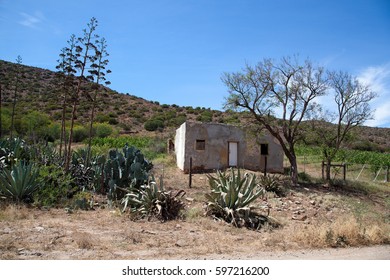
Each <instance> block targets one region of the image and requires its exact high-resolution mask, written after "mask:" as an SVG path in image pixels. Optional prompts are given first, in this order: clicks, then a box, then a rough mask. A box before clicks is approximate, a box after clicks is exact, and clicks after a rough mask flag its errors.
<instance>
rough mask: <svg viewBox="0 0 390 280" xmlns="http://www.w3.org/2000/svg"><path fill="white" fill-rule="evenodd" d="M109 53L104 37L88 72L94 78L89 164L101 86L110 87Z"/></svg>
mask: <svg viewBox="0 0 390 280" xmlns="http://www.w3.org/2000/svg"><path fill="white" fill-rule="evenodd" d="M108 55H109V54H108V52H107V41H106V39H105V38H104V37H103V38H101V39H100V40H97V41H96V42H95V55H94V56H93V58H92V60H93V63H92V64H91V69H90V70H88V72H89V73H90V75H92V76H93V77H94V86H93V90H94V91H93V94H92V95H89V99H90V101H91V102H92V108H91V114H90V121H89V137H88V150H87V151H88V152H87V159H86V162H87V164H89V161H90V158H91V145H92V136H93V122H94V119H95V110H96V105H97V98H98V93H99V91H100V90H101V88H100V85H101V84H104V85H109V84H110V81H107V78H106V74H108V73H111V71H110V70H109V69H106V68H107V65H108V62H109V61H108V59H107V57H108Z"/></svg>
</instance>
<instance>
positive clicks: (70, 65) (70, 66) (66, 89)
mask: <svg viewBox="0 0 390 280" xmlns="http://www.w3.org/2000/svg"><path fill="white" fill-rule="evenodd" d="M67 43H68V46H67V47H65V48H63V49H61V53H60V59H59V60H58V61H57V62H58V63H59V64H58V65H57V66H56V68H57V69H58V70H59V73H58V74H59V78H60V81H61V84H60V89H59V90H60V92H61V94H62V117H61V136H60V156H61V155H62V150H63V148H64V154H63V155H64V159H66V158H67V140H66V109H67V106H68V101H69V96H70V95H71V94H72V93H73V92H74V80H75V79H74V75H75V74H76V72H77V71H76V69H75V60H76V56H75V48H76V36H75V35H74V34H73V35H71V37H70V39H69V40H68V41H67Z"/></svg>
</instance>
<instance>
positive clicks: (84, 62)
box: [65, 17, 98, 170]
mask: <svg viewBox="0 0 390 280" xmlns="http://www.w3.org/2000/svg"><path fill="white" fill-rule="evenodd" d="M97 26H98V21H97V20H96V18H94V17H93V18H91V20H90V22H89V23H88V24H87V28H86V29H84V30H83V36H82V37H79V38H78V39H77V45H76V46H75V56H76V60H75V69H77V71H78V74H77V85H76V88H75V91H74V94H72V116H71V123H70V128H69V139H68V143H67V144H68V148H67V155H66V159H65V170H68V169H69V164H70V161H71V156H72V140H73V128H74V123H75V120H76V114H77V105H78V104H79V101H80V94H81V92H82V91H83V90H84V88H83V83H84V82H85V81H92V80H93V77H92V76H90V75H86V74H87V69H88V68H89V65H90V63H91V60H92V55H91V53H90V52H91V51H92V50H93V49H94V44H93V42H94V41H95V39H96V38H97V35H95V34H94V33H95V30H96V27H97Z"/></svg>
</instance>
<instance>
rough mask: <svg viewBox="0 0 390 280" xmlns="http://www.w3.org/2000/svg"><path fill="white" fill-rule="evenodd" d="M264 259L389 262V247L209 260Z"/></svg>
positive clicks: (231, 256)
mask: <svg viewBox="0 0 390 280" xmlns="http://www.w3.org/2000/svg"><path fill="white" fill-rule="evenodd" d="M221 257H222V258H229V259H232V258H233V259H253V260H254V259H266V260H390V245H381V246H373V247H358V248H335V249H321V250H318V249H316V250H308V249H306V250H291V251H278V252H256V253H253V254H249V255H245V254H240V255H230V256H220V255H212V256H208V257H207V258H210V259H220V258H221Z"/></svg>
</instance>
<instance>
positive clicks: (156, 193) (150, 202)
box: [122, 179, 185, 221]
mask: <svg viewBox="0 0 390 280" xmlns="http://www.w3.org/2000/svg"><path fill="white" fill-rule="evenodd" d="M184 194H185V192H184V191H183V190H180V191H178V192H177V193H176V194H173V193H172V192H167V191H164V188H163V185H160V187H158V186H157V184H156V182H155V181H154V179H153V180H152V181H149V183H148V184H145V185H141V186H140V188H132V189H131V190H130V191H129V193H127V194H126V195H125V197H124V198H123V199H122V204H123V210H122V211H125V210H126V209H127V208H129V209H130V212H132V213H136V214H138V215H140V217H141V218H142V217H148V218H150V217H157V218H158V219H159V220H161V221H167V220H173V219H175V218H177V217H178V216H179V213H180V211H181V210H182V209H183V208H184V204H183V202H182V201H181V200H180V199H179V197H182V196H183V195H184Z"/></svg>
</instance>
